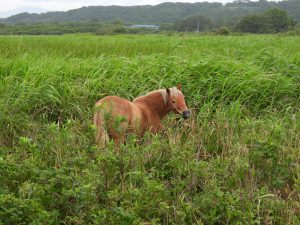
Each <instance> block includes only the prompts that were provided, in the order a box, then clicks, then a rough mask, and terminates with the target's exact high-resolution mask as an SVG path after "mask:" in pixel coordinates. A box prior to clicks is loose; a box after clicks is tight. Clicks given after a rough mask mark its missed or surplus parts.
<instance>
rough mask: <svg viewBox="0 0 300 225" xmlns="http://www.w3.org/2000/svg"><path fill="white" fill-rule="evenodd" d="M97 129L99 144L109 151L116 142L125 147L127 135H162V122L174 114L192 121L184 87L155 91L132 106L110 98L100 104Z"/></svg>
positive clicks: (97, 112)
mask: <svg viewBox="0 0 300 225" xmlns="http://www.w3.org/2000/svg"><path fill="white" fill-rule="evenodd" d="M95 107H96V112H95V114H94V125H95V128H96V136H95V139H96V143H97V145H98V146H100V147H105V146H106V144H107V143H108V142H109V139H110V138H112V139H113V140H114V142H115V144H116V145H117V146H119V145H120V144H124V143H125V139H126V135H127V134H128V133H134V134H135V135H137V137H138V138H141V137H142V136H143V135H144V133H145V132H146V131H150V132H152V133H154V134H155V133H158V132H159V131H160V130H162V125H161V120H162V119H163V118H164V117H165V116H166V115H167V114H168V113H170V112H174V113H176V114H180V115H181V116H182V117H183V118H184V119H188V118H189V117H190V111H189V109H188V107H187V105H186V102H185V99H184V95H183V94H182V92H181V85H180V84H179V85H178V86H177V87H172V88H166V89H159V90H155V91H151V92H149V93H148V94H146V95H143V96H140V97H137V98H135V99H134V100H133V101H132V102H131V101H128V100H126V99H124V98H121V97H118V96H106V97H104V98H102V99H100V100H99V101H98V102H97V103H96V104H95Z"/></svg>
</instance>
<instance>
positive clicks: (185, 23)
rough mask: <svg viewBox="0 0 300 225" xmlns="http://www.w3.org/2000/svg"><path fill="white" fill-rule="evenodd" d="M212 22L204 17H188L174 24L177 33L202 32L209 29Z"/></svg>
mask: <svg viewBox="0 0 300 225" xmlns="http://www.w3.org/2000/svg"><path fill="white" fill-rule="evenodd" d="M211 24H212V22H211V20H210V19H208V18H206V17H205V16H201V15H195V16H189V17H186V18H184V19H182V20H179V21H177V23H175V27H176V30H177V31H189V32H190V31H195V32H199V31H203V30H206V29H208V28H210V26H211Z"/></svg>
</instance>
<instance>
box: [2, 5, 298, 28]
mask: <svg viewBox="0 0 300 225" xmlns="http://www.w3.org/2000/svg"><path fill="white" fill-rule="evenodd" d="M216 1H217V0H216ZM272 7H279V8H282V9H284V10H286V11H287V13H288V15H289V16H290V17H292V18H293V19H295V20H296V21H300V1H299V0H286V1H281V2H268V1H266V0H260V1H258V2H257V1H256V2H251V1H248V0H238V1H235V3H227V4H225V5H223V4H222V3H208V2H202V3H162V4H159V5H154V6H151V5H143V6H89V7H82V8H79V9H74V10H69V11H66V12H48V13H42V14H35V13H33V14H30V13H21V14H17V15H14V16H11V17H8V18H6V19H2V20H0V22H2V23H9V24H15V23H49V22H76V21H101V22H113V21H123V22H124V23H140V24H149V23H151V24H160V23H172V22H175V21H176V20H178V19H182V18H184V17H186V16H190V15H196V14H197V15H203V16H206V17H208V18H210V19H212V21H213V22H214V23H215V24H218V23H220V24H228V25H230V24H232V23H235V22H236V20H237V19H238V18H240V17H243V16H245V15H248V14H253V13H259V12H262V11H264V10H266V9H268V8H272Z"/></svg>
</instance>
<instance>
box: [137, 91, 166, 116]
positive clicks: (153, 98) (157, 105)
mask: <svg viewBox="0 0 300 225" xmlns="http://www.w3.org/2000/svg"><path fill="white" fill-rule="evenodd" d="M136 103H138V104H142V105H144V106H145V107H146V109H147V110H149V111H151V113H153V114H157V115H158V116H159V117H160V119H162V118H163V117H164V116H166V115H167V114H168V113H169V112H170V111H171V108H170V107H169V106H168V105H167V104H166V103H165V101H164V98H163V96H162V94H161V93H159V92H156V93H151V94H150V95H146V96H144V97H142V98H139V99H138V100H137V101H136Z"/></svg>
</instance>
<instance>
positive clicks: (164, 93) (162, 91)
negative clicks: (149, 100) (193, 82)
mask: <svg viewBox="0 0 300 225" xmlns="http://www.w3.org/2000/svg"><path fill="white" fill-rule="evenodd" d="M169 90H170V94H171V96H178V95H180V94H181V95H182V92H181V91H180V90H178V89H177V87H171V88H169ZM154 93H160V94H161V95H162V97H163V99H164V103H165V104H167V91H166V89H159V90H154V91H151V92H149V93H147V94H145V95H142V96H139V97H137V98H135V99H134V100H133V102H135V101H137V100H142V99H143V98H146V97H149V95H151V94H154Z"/></svg>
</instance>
